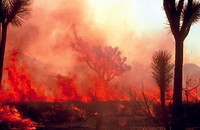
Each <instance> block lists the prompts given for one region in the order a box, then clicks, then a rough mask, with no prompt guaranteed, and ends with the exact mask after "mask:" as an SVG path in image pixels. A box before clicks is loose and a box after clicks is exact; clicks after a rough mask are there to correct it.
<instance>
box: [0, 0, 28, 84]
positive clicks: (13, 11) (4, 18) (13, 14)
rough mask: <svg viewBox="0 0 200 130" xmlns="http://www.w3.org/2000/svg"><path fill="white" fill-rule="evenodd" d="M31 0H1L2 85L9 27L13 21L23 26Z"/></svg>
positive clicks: (0, 45)
mask: <svg viewBox="0 0 200 130" xmlns="http://www.w3.org/2000/svg"><path fill="white" fill-rule="evenodd" d="M30 4H31V0H1V1H0V23H1V25H0V26H1V39H0V40H1V41H0V85H1V80H2V75H3V62H4V53H5V47H6V37H7V28H8V25H9V24H10V23H11V24H12V25H14V26H17V27H19V26H21V25H22V22H23V21H24V17H25V16H27V15H29V13H30V10H29V8H28V7H29V6H30Z"/></svg>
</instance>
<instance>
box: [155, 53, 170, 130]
mask: <svg viewBox="0 0 200 130" xmlns="http://www.w3.org/2000/svg"><path fill="white" fill-rule="evenodd" d="M152 60H153V61H152V64H151V66H152V76H153V78H154V80H155V82H156V84H157V85H158V87H159V89H160V102H161V111H162V122H163V124H164V126H165V129H166V130H170V126H169V119H168V114H167V113H168V112H167V110H166V104H165V100H166V98H165V95H166V92H167V91H168V90H169V86H170V83H171V80H172V77H173V72H172V69H173V67H174V65H173V64H172V63H170V60H171V55H170V54H169V53H168V52H167V51H156V52H155V53H154V54H153V57H152Z"/></svg>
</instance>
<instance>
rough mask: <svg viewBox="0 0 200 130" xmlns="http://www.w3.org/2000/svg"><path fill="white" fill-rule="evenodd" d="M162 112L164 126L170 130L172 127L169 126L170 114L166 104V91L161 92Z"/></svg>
mask: <svg viewBox="0 0 200 130" xmlns="http://www.w3.org/2000/svg"><path fill="white" fill-rule="evenodd" d="M160 100H161V110H162V116H163V117H162V118H163V119H162V120H163V124H164V127H165V130H170V126H169V118H168V112H167V110H166V104H165V91H162V90H161V97H160Z"/></svg>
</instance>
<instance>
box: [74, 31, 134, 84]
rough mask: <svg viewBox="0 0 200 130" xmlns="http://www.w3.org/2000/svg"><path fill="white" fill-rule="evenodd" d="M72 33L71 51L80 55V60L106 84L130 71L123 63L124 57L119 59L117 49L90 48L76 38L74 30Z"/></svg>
mask: <svg viewBox="0 0 200 130" xmlns="http://www.w3.org/2000/svg"><path fill="white" fill-rule="evenodd" d="M73 31H74V36H75V42H74V43H73V45H72V46H73V49H74V50H75V51H77V52H78V53H79V54H81V60H82V61H84V62H85V63H86V64H87V65H88V66H89V68H90V69H92V70H93V71H95V72H96V73H97V74H98V77H99V78H100V79H102V80H103V81H104V82H105V83H106V84H107V83H108V82H110V81H111V80H112V79H113V78H114V77H116V76H119V75H121V74H122V73H124V72H125V71H128V70H130V69H131V67H130V66H129V65H127V64H126V63H125V61H126V57H123V58H122V57H121V52H120V51H119V49H118V48H117V47H116V48H113V47H111V46H105V47H102V46H91V45H89V44H88V43H87V42H85V41H83V40H82V39H80V38H79V37H78V35H77V32H76V30H75V28H73Z"/></svg>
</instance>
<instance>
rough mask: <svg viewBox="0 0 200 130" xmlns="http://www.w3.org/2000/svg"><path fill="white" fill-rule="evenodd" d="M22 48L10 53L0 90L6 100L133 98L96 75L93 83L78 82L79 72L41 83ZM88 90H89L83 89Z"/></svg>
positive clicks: (48, 100) (55, 77)
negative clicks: (26, 59) (23, 57)
mask: <svg viewBox="0 0 200 130" xmlns="http://www.w3.org/2000/svg"><path fill="white" fill-rule="evenodd" d="M20 56H21V52H20V51H19V50H13V51H12V52H11V53H10V55H9V56H8V61H9V62H8V64H7V66H6V67H5V69H4V70H5V71H4V72H5V73H6V76H5V77H6V78H4V82H3V85H2V89H1V91H0V93H1V94H0V96H1V100H2V101H8V102H20V101H25V102H28V101H45V102H62V101H72V100H79V101H83V102H90V101H92V100H93V99H95V100H99V101H108V100H129V96H128V94H126V93H121V92H120V90H118V88H117V87H115V86H109V87H108V86H107V84H105V82H102V79H99V78H96V77H93V78H92V80H93V81H91V82H92V83H90V84H88V85H86V86H84V85H83V86H78V85H77V80H78V79H77V76H76V75H74V76H72V77H66V76H62V75H55V76H54V77H53V80H54V81H55V83H54V84H53V85H54V86H53V87H48V86H47V84H45V83H44V84H40V85H39V86H37V83H36V81H35V80H34V77H33V76H32V75H31V74H29V73H30V71H29V69H30V68H29V67H28V65H27V64H26V62H24V61H20V60H19V57H20ZM83 90H85V91H83Z"/></svg>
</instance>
